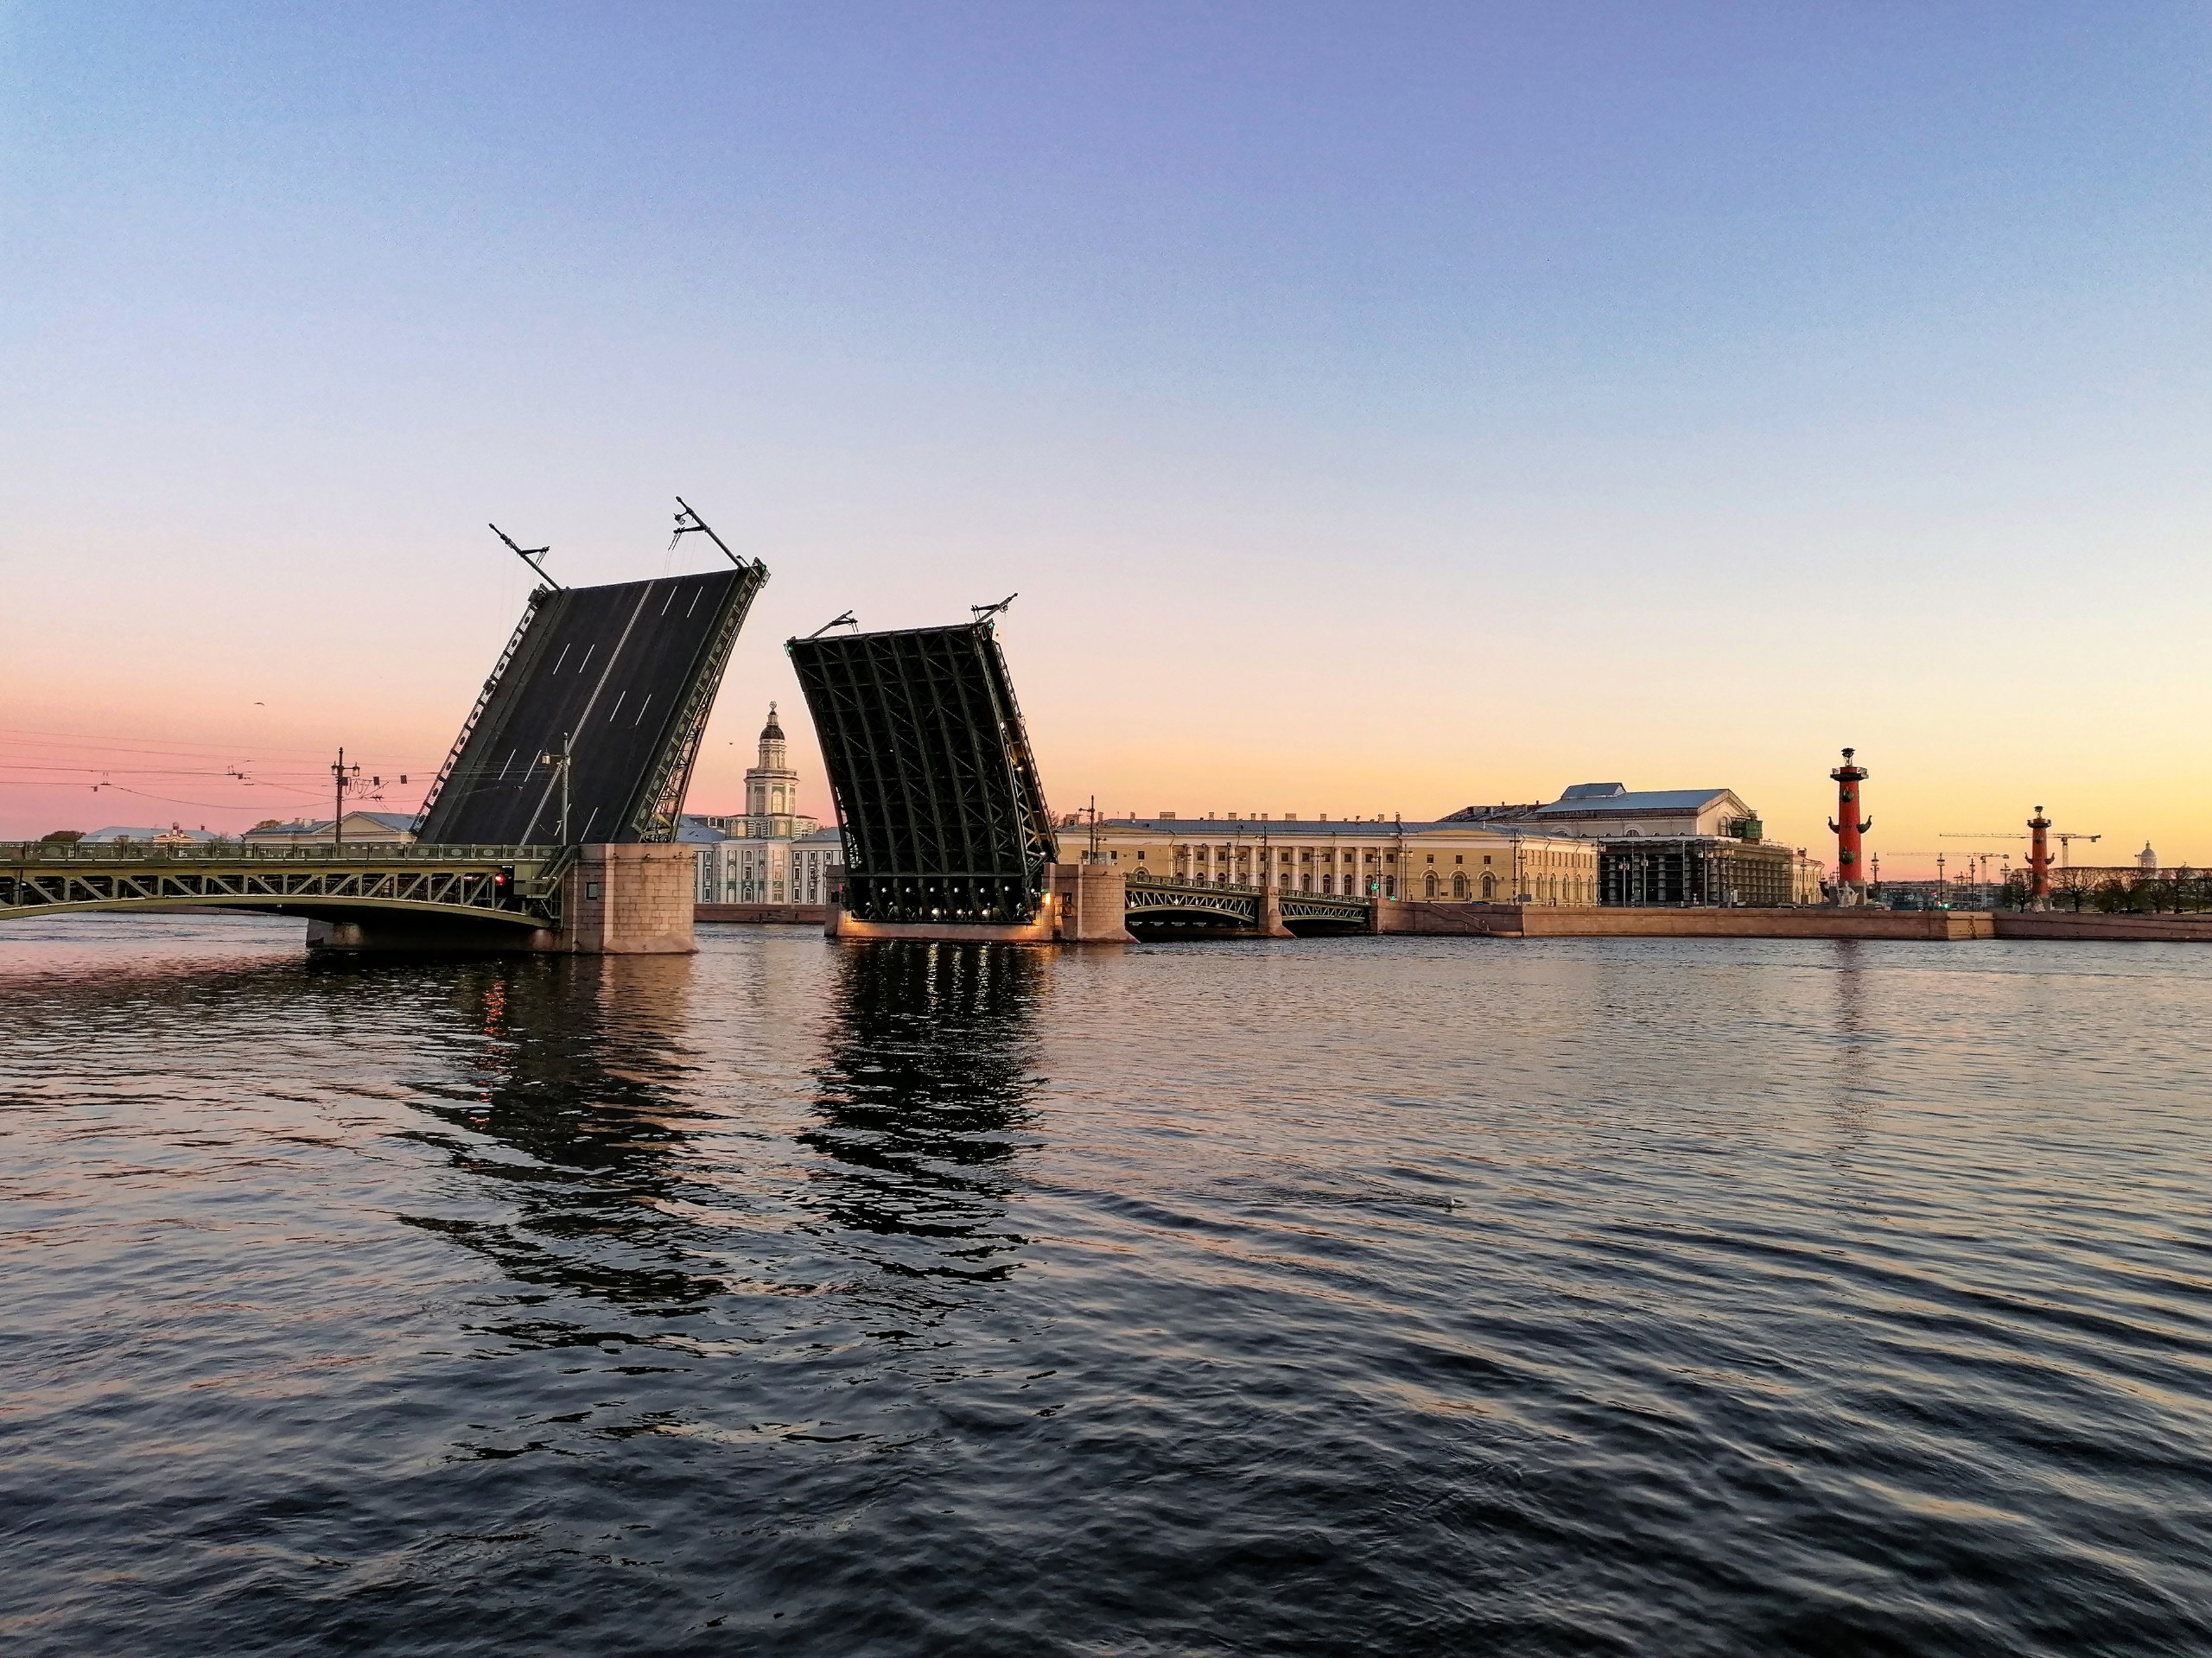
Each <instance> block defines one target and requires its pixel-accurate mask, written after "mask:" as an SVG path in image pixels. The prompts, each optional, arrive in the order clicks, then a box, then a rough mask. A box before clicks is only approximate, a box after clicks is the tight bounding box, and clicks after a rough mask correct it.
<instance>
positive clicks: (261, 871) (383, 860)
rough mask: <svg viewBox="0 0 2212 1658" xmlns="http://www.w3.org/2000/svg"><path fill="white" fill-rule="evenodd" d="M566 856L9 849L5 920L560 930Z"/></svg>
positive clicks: (2, 896) (463, 850)
mask: <svg viewBox="0 0 2212 1658" xmlns="http://www.w3.org/2000/svg"><path fill="white" fill-rule="evenodd" d="M566 861H567V859H566V854H563V852H561V851H560V850H559V849H557V848H551V847H410V846H403V847H379V848H372V847H362V848H358V849H355V848H344V847H340V848H335V849H329V848H324V849H312V850H311V849H308V848H299V847H256V846H244V845H226V844H223V843H216V844H213V845H202V846H194V847H180V848H152V847H144V846H135V845H131V844H130V843H124V844H120V845H114V846H98V847H75V846H49V845H44V844H30V845H16V846H6V847H0V921H6V920H17V919H22V918H26V917H29V916H39V915H55V914H60V913H62V912H69V911H79V910H118V909H149V908H153V907H156V906H175V905H213V906H216V907H219V908H223V909H232V910H250V911H259V912H265V913H268V914H272V915H298V916H308V917H313V918H320V919H333V918H345V917H348V916H352V917H359V915H361V914H362V913H363V912H383V913H386V914H403V915H416V916H423V917H444V918H450V919H461V920H470V921H482V922H491V923H497V924H506V925H512V926H523V927H557V926H559V925H560V924H561V881H560V875H561V870H562V868H563V866H564V864H565V863H566Z"/></svg>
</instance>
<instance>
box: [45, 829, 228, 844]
mask: <svg viewBox="0 0 2212 1658" xmlns="http://www.w3.org/2000/svg"><path fill="white" fill-rule="evenodd" d="M161 835H168V837H169V839H171V840H172V841H174V840H175V839H176V838H177V837H178V836H180V835H181V836H183V837H184V838H185V839H186V840H188V841H193V842H207V841H219V840H221V839H222V838H223V837H222V836H221V835H217V834H215V833H213V831H212V830H209V829H178V828H176V827H175V825H174V824H172V825H171V826H170V827H169V828H168V829H143V828H133V827H132V826H130V825H129V824H110V825H109V826H108V827H107V828H105V829H94V830H93V831H92V833H91V834H90V835H86V836H84V837H83V838H82V840H81V841H80V842H79V845H84V846H110V845H112V844H113V843H115V842H118V841H151V840H154V839H156V838H157V837H159V836H161Z"/></svg>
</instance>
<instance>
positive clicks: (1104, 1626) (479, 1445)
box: [0, 918, 2212, 1658]
mask: <svg viewBox="0 0 2212 1658" xmlns="http://www.w3.org/2000/svg"><path fill="white" fill-rule="evenodd" d="M702 931H703V933H704V937H702V951H701V953H700V955H699V956H696V958H691V959H685V960H650V959H636V960H627V961H623V960H613V961H597V962H593V961H575V962H554V961H518V962H456V963H450V964H429V965H423V964H412V965H408V964H381V965H370V966H351V967H344V966H341V967H321V966H313V965H310V964H308V962H306V961H305V959H304V958H303V956H302V953H301V950H300V944H299V935H300V927H299V924H297V923H296V922H294V923H282V922H257V921H248V920H236V921H226V920H222V919H200V918H163V919H154V918H82V919H77V920H73V921H56V922H53V923H48V924H41V925H32V924H11V927H10V929H9V930H4V931H0V1237H4V1243H5V1248H4V1253H0V1560H4V1562H5V1566H4V1570H0V1649H4V1650H5V1651H6V1652H8V1653H10V1654H13V1655H17V1658H22V1655H49V1654H89V1653H99V1654H103V1655H111V1654H135V1653H148V1654H179V1655H183V1654H194V1655H197V1654H211V1653H224V1654H231V1653H245V1652H297V1653H309V1652H315V1653H323V1652H344V1653H423V1654H470V1655H477V1654H508V1653H513V1654H524V1653H528V1654H540V1653H544V1652H549V1651H566V1652H580V1653H594V1654H600V1653H609V1654H628V1653H640V1654H642V1653H692V1652H700V1653H708V1652H730V1653H751V1652H765V1653H805V1654H824V1655H833V1654H834V1655H855V1654H886V1655H889V1654H899V1655H904V1654H912V1653H959V1654H1001V1653H1003V1654H1020V1655H1031V1654H1070V1655H1077V1654H1081V1655H1102V1654H1166V1653H1199V1654H1217V1653H1218V1654H1229V1653H1238V1654H1245V1653H1249V1654H1303V1653H1315V1654H1320V1653H1331V1654H1334V1653H1354V1652H1375V1653H1388V1654H1394V1655H1395V1654H1421V1653H1454V1654H1459V1653H1502V1654H1566V1653H1612V1652H1621V1653H1664V1654H1670V1655H1672V1654H1703V1653H1714V1654H1719V1653H1743V1654H1770V1653H1799V1652H1802V1653H1833V1654H1860V1653H1876V1654H1879V1653H1898V1654H1905V1653H1910V1654H1916V1655H1919V1654H1942V1653H1993V1654H1994V1653H2003V1654H2008V1655H2009V1654H2022V1653H2051V1654H2059V1653H2064V1654H2080V1653H2092V1652H2094V1653H2178V1652H2184V1651H2191V1650H2196V1651H2203V1650H2207V1649H2212V1404H2208V1402H2207V1401H2208V1393H2209V1392H2212V1295H2208V1287H2212V1202H2208V1197H2212V1052H2208V1049H2207V1046H2206V1044H2205V1041H2204V1033H2205V1032H2206V1030H2207V1029H2208V1025H2212V951H2203V950H2197V949H2195V948H2193V947H2190V946H2185V945H2182V946H2177V945H2156V944H2144V945H2120V946H2098V945H2038V944H2031V943H1971V944H1967V943H1961V944H1950V945H1936V944H1912V943H1848V942H1847V943H1833V942H1808V943H1795V942H1793V943H1780V942H1777V943H1751V942H1733V941H1731V942H1707V941H1672V940H1560V941H1549V942H1505V941H1482V940H1470V939H1441V940H1427V939H1419V938H1349V939H1333V940H1313V941H1304V942H1291V943H1229V942H1220V943H1176V944H1164V945H1146V946H1140V947H1137V948H1134V949H1125V950H1113V949H1094V950H1083V951H1068V952H1065V953H1049V952H1046V951H1041V950H996V949H986V948H981V947H972V946H934V947H930V946H918V945H893V946H882V945H878V946H836V945H831V944H829V943H826V942H825V941H824V940H823V939H822V938H821V937H818V936H817V935H814V934H812V933H810V932H807V931H800V930H795V929H766V928H764V929H744V928H717V929H706V930H702Z"/></svg>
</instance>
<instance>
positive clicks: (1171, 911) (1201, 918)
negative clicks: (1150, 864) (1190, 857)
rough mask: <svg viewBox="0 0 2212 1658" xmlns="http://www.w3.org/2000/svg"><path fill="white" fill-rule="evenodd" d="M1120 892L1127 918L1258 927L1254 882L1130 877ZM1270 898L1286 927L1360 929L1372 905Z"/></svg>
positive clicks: (1316, 896) (1289, 895)
mask: <svg viewBox="0 0 2212 1658" xmlns="http://www.w3.org/2000/svg"><path fill="white" fill-rule="evenodd" d="M1125 891H1126V893H1127V897H1126V898H1125V899H1123V901H1122V913H1123V914H1124V915H1125V916H1126V917H1127V918H1128V919H1130V920H1132V921H1140V922H1141V921H1146V920H1152V921H1157V922H1164V923H1173V922H1178V921H1182V922H1192V923H1203V922H1225V923H1227V924H1230V925H1232V926H1242V927H1250V928H1255V929H1256V928H1257V927H1258V926H1259V925H1260V900H1261V893H1260V890H1259V888H1257V887H1255V886H1211V885H1209V884H1207V883H1205V882H1203V881H1175V880H1158V879H1156V878H1154V877H1153V876H1149V875H1132V876H1130V877H1129V879H1128V882H1127V884H1126V887H1125ZM1275 902H1276V905H1277V906H1278V909H1279V910H1280V912H1281V916H1282V920H1283V924H1285V925H1286V926H1294V925H1296V924H1299V923H1301V922H1303V923H1306V924H1308V925H1317V926H1332V927H1345V928H1358V929H1361V930H1364V929H1365V928H1366V927H1368V925H1369V924H1370V923H1371V921H1372V919H1373V906H1372V905H1370V903H1369V901H1368V900H1367V899H1363V898H1350V897H1346V898H1338V897H1336V896H1334V895H1332V894H1328V893H1296V892H1290V891H1287V890H1285V889H1282V888H1277V889H1276V893H1275Z"/></svg>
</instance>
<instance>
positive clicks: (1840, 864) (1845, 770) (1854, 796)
mask: <svg viewBox="0 0 2212 1658" xmlns="http://www.w3.org/2000/svg"><path fill="white" fill-rule="evenodd" d="M1856 752H1857V751H1856V750H1854V749H1849V748H1847V749H1845V750H1844V751H1843V764H1842V765H1839V766H1837V767H1836V768H1835V770H1834V771H1833V772H1829V773H1828V775H1829V776H1830V777H1832V778H1834V779H1835V811H1836V815H1835V816H1834V817H1832V818H1830V819H1829V820H1828V832H1829V833H1830V834H1832V835H1834V836H1835V901H1836V902H1837V903H1838V904H1864V903H1865V902H1866V876H1865V875H1864V873H1861V872H1862V871H1863V869H1864V868H1865V862H1864V860H1863V858H1862V857H1861V854H1860V849H1859V836H1860V835H1864V834H1866V831H1867V830H1868V829H1872V828H1873V827H1874V820H1873V819H1872V818H1871V817H1869V818H1867V819H1866V821H1865V822H1864V823H1861V822H1860V821H1859V785H1860V784H1862V783H1864V782H1866V777H1867V772H1866V767H1865V766H1863V765H1855V764H1854V763H1853V760H1852V758H1851V757H1852V755H1853V753H1856Z"/></svg>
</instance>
